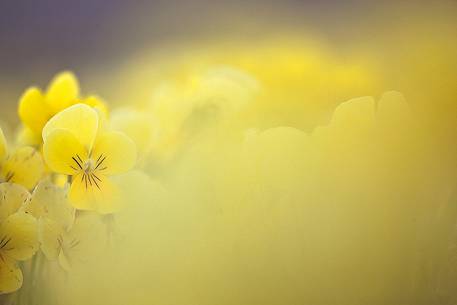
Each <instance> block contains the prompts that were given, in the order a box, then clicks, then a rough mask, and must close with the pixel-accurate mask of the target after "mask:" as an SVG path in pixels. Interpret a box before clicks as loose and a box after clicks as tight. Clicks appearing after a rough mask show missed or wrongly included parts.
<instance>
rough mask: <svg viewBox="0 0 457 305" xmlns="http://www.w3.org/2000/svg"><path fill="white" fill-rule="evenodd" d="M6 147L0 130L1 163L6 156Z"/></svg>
mask: <svg viewBox="0 0 457 305" xmlns="http://www.w3.org/2000/svg"><path fill="white" fill-rule="evenodd" d="M7 149H8V146H7V144H6V139H5V135H4V134H3V130H2V129H1V128H0V162H2V161H3V160H4V159H5V158H6V156H7V154H8V150H7Z"/></svg>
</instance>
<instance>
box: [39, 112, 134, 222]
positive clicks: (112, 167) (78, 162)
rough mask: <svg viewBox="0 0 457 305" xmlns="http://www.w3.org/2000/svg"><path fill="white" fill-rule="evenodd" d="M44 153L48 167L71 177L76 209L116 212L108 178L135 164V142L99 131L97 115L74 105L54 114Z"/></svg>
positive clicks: (71, 195) (45, 134) (45, 135)
mask: <svg viewBox="0 0 457 305" xmlns="http://www.w3.org/2000/svg"><path fill="white" fill-rule="evenodd" d="M43 141H44V144H43V154H44V158H45V160H46V163H47V165H48V166H49V168H50V169H51V170H52V171H54V172H56V173H60V174H65V175H70V176H72V183H71V187H70V192H69V198H70V201H71V203H72V204H73V206H74V207H76V208H77V209H82V210H96V211H98V212H100V213H103V214H106V213H113V212H115V211H117V210H118V209H119V202H118V200H117V198H118V195H117V191H116V188H115V187H114V186H113V185H112V183H111V182H110V180H109V179H108V176H110V175H114V174H119V173H123V172H126V171H128V170H129V169H131V168H132V167H133V165H134V164H135V162H136V147H135V143H134V142H133V141H132V140H131V139H130V138H129V137H127V136H126V135H125V134H123V133H121V132H117V131H109V130H105V129H100V128H99V114H98V112H97V111H95V110H94V109H93V108H91V107H89V106H87V105H85V104H76V105H73V106H70V107H69V108H66V109H65V110H63V111H61V112H59V113H58V114H56V115H55V116H54V117H53V118H52V119H51V120H49V121H48V123H47V124H46V125H45V127H44V128H43Z"/></svg>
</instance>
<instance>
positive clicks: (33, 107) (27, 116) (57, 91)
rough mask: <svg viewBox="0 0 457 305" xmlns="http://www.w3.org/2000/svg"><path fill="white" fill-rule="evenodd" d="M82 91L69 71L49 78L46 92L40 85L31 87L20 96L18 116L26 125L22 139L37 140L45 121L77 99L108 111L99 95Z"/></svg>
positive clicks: (21, 134) (79, 101)
mask: <svg viewBox="0 0 457 305" xmlns="http://www.w3.org/2000/svg"><path fill="white" fill-rule="evenodd" d="M79 94H80V88H79V83H78V79H77V78H76V76H75V75H74V74H73V73H71V72H68V71H65V72H61V73H59V74H57V75H56V76H55V77H54V79H53V80H52V81H51V82H50V84H49V86H48V88H47V91H46V93H43V92H42V91H41V90H40V89H39V88H37V87H30V88H28V89H27V90H26V91H25V92H24V93H23V95H22V96H21V98H20V100H19V107H18V113H19V118H20V119H21V121H22V123H23V124H24V125H25V127H26V129H25V131H23V132H21V133H20V134H19V135H18V137H19V140H20V141H27V140H31V141H32V142H30V143H29V142H27V144H36V143H34V142H35V141H34V140H35V139H37V138H40V135H41V131H42V129H43V127H44V125H45V124H46V122H47V121H48V120H49V119H50V118H51V117H52V116H53V115H55V114H56V113H58V112H59V111H61V110H63V109H65V108H67V107H69V106H71V105H74V104H76V103H84V104H87V105H90V106H91V107H94V108H95V109H97V110H98V111H100V112H101V113H103V114H107V111H108V110H107V106H106V104H105V103H104V102H103V101H102V100H101V99H100V98H98V97H96V96H89V97H87V98H84V99H81V98H80V96H79ZM37 136H38V137H37Z"/></svg>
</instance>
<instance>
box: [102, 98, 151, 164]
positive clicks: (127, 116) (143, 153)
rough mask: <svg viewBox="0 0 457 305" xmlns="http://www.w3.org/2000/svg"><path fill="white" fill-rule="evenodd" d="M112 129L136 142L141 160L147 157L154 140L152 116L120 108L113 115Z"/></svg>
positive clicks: (111, 117) (131, 109) (111, 116)
mask: <svg viewBox="0 0 457 305" xmlns="http://www.w3.org/2000/svg"><path fill="white" fill-rule="evenodd" d="M110 127H111V128H112V129H113V130H117V131H120V132H123V133H125V134H126V135H127V136H128V137H129V138H131V139H132V140H133V141H134V142H135V144H136V147H137V150H138V158H139V159H142V160H144V158H145V157H147V155H148V153H149V152H150V150H151V146H152V141H153V138H154V132H153V128H152V123H151V116H150V115H148V114H147V113H145V112H141V111H138V110H136V109H133V108H126V107H124V108H120V109H117V110H116V111H113V112H112V113H111V115H110Z"/></svg>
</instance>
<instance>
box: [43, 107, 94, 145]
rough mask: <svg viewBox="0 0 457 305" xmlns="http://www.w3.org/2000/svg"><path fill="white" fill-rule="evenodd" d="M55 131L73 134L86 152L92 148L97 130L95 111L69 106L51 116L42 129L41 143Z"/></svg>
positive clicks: (89, 108) (88, 108)
mask: <svg viewBox="0 0 457 305" xmlns="http://www.w3.org/2000/svg"><path fill="white" fill-rule="evenodd" d="M56 129H65V130H68V131H69V132H71V133H73V135H74V136H75V137H76V139H77V140H78V141H79V143H81V144H82V145H83V146H84V147H85V148H86V149H87V150H90V149H91V148H92V144H93V143H94V140H95V136H96V135H97V129H98V114H97V111H95V110H94V109H92V108H91V107H90V106H87V105H84V104H76V105H73V106H70V107H68V108H66V109H64V110H62V111H61V112H59V113H57V114H56V115H55V116H53V117H52V118H51V119H50V120H49V121H48V122H47V123H46V125H45V126H44V128H43V134H42V136H43V141H45V142H46V139H47V137H48V136H49V135H50V134H51V133H52V132H53V131H54V130H56Z"/></svg>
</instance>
